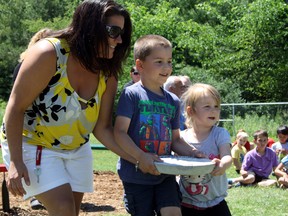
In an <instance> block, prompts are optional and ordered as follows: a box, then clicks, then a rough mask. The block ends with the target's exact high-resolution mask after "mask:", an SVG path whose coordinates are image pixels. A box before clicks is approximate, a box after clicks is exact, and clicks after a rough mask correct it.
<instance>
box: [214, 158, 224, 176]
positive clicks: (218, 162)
mask: <svg viewBox="0 0 288 216" xmlns="http://www.w3.org/2000/svg"><path fill="white" fill-rule="evenodd" d="M212 161H213V162H215V168H214V170H213V171H212V172H211V175H213V176H220V175H223V174H224V173H225V171H226V169H225V167H223V164H222V163H221V160H220V159H218V158H214V159H213V160H212Z"/></svg>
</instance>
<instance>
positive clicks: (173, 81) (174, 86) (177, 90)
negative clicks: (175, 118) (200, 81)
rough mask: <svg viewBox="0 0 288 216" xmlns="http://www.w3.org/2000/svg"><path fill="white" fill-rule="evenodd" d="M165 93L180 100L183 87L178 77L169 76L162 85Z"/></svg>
mask: <svg viewBox="0 0 288 216" xmlns="http://www.w3.org/2000/svg"><path fill="white" fill-rule="evenodd" d="M163 88H164V89H165V90H166V91H169V92H172V93H173V94H175V95H176V96H177V97H178V98H181V96H182V94H183V93H184V85H183V83H182V81H181V79H180V77H178V76H170V77H168V79H167V80H166V82H165V83H164V85H163Z"/></svg>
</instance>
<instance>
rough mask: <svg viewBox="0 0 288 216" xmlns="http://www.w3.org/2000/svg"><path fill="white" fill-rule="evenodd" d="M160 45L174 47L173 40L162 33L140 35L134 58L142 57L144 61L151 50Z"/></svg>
mask: <svg viewBox="0 0 288 216" xmlns="http://www.w3.org/2000/svg"><path fill="white" fill-rule="evenodd" d="M159 46H160V47H164V48H167V47H170V48H172V44H171V42H170V41H169V40H168V39H166V38H165V37H162V36H161V35H153V34H150V35H144V36H142V37H140V38H139V39H138V40H137V41H136V42H135V44H134V60H135V61H136V59H140V60H142V61H144V60H145V58H146V57H147V56H149V55H150V53H151V51H152V50H154V49H155V48H157V47H159Z"/></svg>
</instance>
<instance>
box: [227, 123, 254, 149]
mask: <svg viewBox="0 0 288 216" xmlns="http://www.w3.org/2000/svg"><path fill="white" fill-rule="evenodd" d="M241 132H245V133H246V131H245V130H244V129H240V130H238V132H237V134H238V133H241ZM236 137H237V135H236ZM236 144H237V139H236V140H235V142H234V143H233V144H232V148H233V147H234V146H235V145H236ZM244 147H245V149H246V151H247V152H248V151H250V150H251V144H250V142H249V141H248V139H247V141H246V143H245V144H244Z"/></svg>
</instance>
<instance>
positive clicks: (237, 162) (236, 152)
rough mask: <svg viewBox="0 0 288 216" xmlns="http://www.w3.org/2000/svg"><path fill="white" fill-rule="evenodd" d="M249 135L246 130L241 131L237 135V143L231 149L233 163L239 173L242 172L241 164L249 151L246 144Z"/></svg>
mask: <svg viewBox="0 0 288 216" xmlns="http://www.w3.org/2000/svg"><path fill="white" fill-rule="evenodd" d="M248 137H249V136H248V134H247V133H246V132H239V133H238V134H237V136H236V145H235V146H234V147H233V148H232V150H231V155H232V160H233V165H234V168H235V170H236V172H237V173H238V174H240V170H241V165H242V162H243V160H244V156H245V154H246V153H247V150H246V148H245V147H244V145H245V143H246V142H247V141H248Z"/></svg>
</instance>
